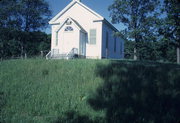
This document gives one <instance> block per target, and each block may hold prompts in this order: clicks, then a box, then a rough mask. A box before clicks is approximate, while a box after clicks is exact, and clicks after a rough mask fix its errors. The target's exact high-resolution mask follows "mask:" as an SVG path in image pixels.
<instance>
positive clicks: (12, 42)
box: [0, 28, 51, 59]
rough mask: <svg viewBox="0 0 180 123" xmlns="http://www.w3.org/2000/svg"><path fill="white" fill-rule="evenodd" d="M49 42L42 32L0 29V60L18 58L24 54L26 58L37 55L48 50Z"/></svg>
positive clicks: (47, 36)
mask: <svg viewBox="0 0 180 123" xmlns="http://www.w3.org/2000/svg"><path fill="white" fill-rule="evenodd" d="M50 40H51V37H50V36H49V35H47V34H46V33H43V32H39V31H38V32H24V31H18V30H9V29H7V28H2V29H0V58H2V59H5V58H10V57H11V58H13V57H20V56H21V55H24V53H26V54H27V55H28V56H34V55H39V54H40V51H44V50H50ZM22 48H23V49H22ZM22 50H23V54H22Z"/></svg>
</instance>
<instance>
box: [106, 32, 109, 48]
mask: <svg viewBox="0 0 180 123" xmlns="http://www.w3.org/2000/svg"><path fill="white" fill-rule="evenodd" d="M108 45H109V34H108V32H106V49H108Z"/></svg>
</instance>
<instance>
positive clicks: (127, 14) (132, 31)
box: [109, 0, 159, 59]
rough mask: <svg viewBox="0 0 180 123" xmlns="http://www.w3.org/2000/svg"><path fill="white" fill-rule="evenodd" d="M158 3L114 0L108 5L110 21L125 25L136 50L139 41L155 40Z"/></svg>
mask: <svg viewBox="0 0 180 123" xmlns="http://www.w3.org/2000/svg"><path fill="white" fill-rule="evenodd" d="M158 4H159V1H158V0H136V1H134V0H115V1H114V2H113V4H112V5H111V6H110V7H109V11H110V12H111V14H110V16H111V17H112V22H113V23H123V24H124V25H126V26H127V28H128V29H127V36H128V39H132V40H134V41H135V48H136V49H137V50H138V44H139V42H146V41H155V40H156V37H155V31H156V30H155V28H154V25H155V23H156V17H157V14H156V11H155V10H156V7H157V5H158ZM138 53H139V52H138ZM134 55H136V54H134ZM140 59H141V57H140Z"/></svg>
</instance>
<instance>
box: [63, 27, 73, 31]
mask: <svg viewBox="0 0 180 123" xmlns="http://www.w3.org/2000/svg"><path fill="white" fill-rule="evenodd" d="M64 31H66V32H67V31H73V28H72V27H71V26H67V27H66V28H65V29H64Z"/></svg>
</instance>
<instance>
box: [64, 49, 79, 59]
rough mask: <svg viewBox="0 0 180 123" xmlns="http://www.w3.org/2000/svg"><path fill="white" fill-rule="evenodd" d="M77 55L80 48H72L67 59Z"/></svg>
mask: <svg viewBox="0 0 180 123" xmlns="http://www.w3.org/2000/svg"><path fill="white" fill-rule="evenodd" d="M75 55H78V49H77V48H72V50H71V51H70V52H69V53H68V54H67V59H73V58H75Z"/></svg>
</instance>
